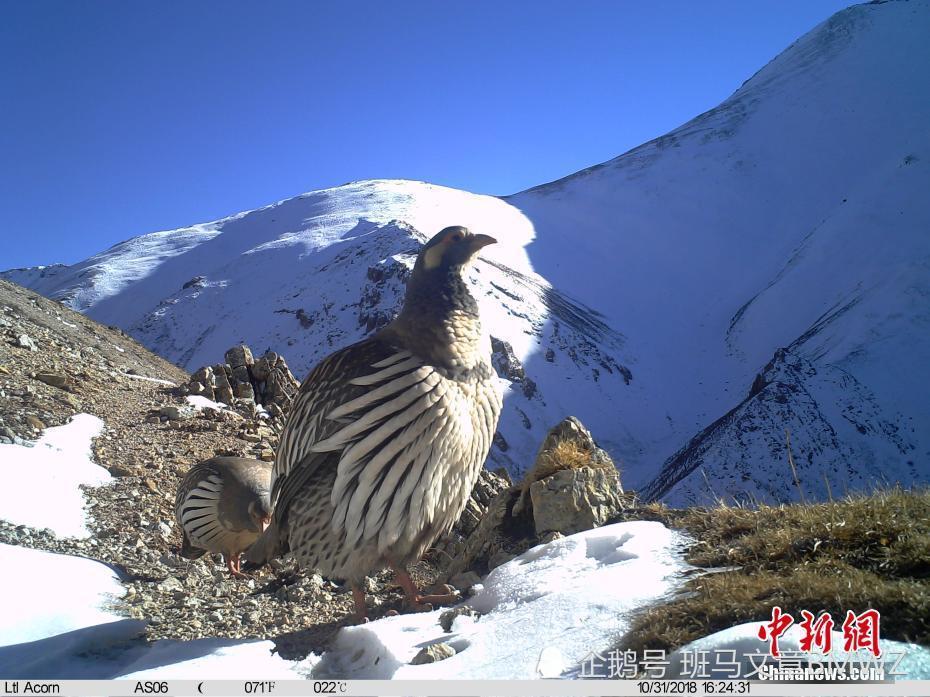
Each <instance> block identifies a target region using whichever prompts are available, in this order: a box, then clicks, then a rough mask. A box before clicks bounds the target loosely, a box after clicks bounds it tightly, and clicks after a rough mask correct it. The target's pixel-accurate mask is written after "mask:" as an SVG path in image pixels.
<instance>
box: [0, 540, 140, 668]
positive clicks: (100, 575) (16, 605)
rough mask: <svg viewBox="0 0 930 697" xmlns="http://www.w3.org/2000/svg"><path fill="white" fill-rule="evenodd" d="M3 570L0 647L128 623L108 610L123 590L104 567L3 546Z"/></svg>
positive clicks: (0, 546) (0, 578)
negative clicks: (114, 623) (75, 631)
mask: <svg viewBox="0 0 930 697" xmlns="http://www.w3.org/2000/svg"><path fill="white" fill-rule="evenodd" d="M0 569H4V572H3V573H2V574H0V617H3V622H2V623H0V646H10V645H12V644H22V643H26V642H33V641H38V640H40V639H46V638H48V637H52V636H55V635H57V634H64V633H65V632H71V631H74V630H77V629H83V628H85V627H90V626H93V625H99V624H105V623H109V622H116V621H117V620H121V619H122V618H121V617H120V616H118V615H116V614H114V613H112V612H110V611H109V610H106V609H104V608H105V606H106V605H107V604H109V603H110V602H112V601H113V600H114V599H115V598H116V597H122V595H123V587H122V585H121V584H120V583H119V580H118V578H117V576H116V573H115V572H114V571H113V569H111V568H109V567H108V566H105V565H103V564H101V563H99V562H96V561H91V560H90V559H82V558H80V557H70V556H66V555H63V554H52V553H51V552H42V551H39V550H35V549H26V548H24V547H14V546H11V545H6V544H0ZM0 674H3V675H8V673H7V672H6V671H4V670H0Z"/></svg>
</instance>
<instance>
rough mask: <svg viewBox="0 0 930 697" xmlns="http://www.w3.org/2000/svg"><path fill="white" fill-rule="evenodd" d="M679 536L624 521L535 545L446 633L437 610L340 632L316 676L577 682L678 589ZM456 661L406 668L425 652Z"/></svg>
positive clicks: (488, 582)
mask: <svg viewBox="0 0 930 697" xmlns="http://www.w3.org/2000/svg"><path fill="white" fill-rule="evenodd" d="M684 542H685V541H684V538H683V537H682V536H681V535H680V534H679V533H677V532H674V531H671V530H669V529H668V528H666V527H665V526H663V525H662V524H661V523H656V522H644V521H635V522H626V523H617V524H615V525H609V526H606V527H603V528H598V529H596V530H589V531H587V532H582V533H578V534H575V535H571V536H569V537H565V538H563V539H560V540H556V541H554V542H550V543H547V544H544V545H540V546H538V547H534V548H533V549H531V550H529V551H528V552H526V553H524V554H523V555H521V556H519V557H517V558H515V559H513V560H511V561H509V562H508V563H506V564H503V565H502V566H499V567H497V568H496V569H494V570H493V571H492V572H491V573H490V574H488V576H487V578H486V579H485V580H484V583H483V587H482V589H481V590H480V591H479V592H478V593H477V595H475V596H474V597H473V598H472V599H471V600H470V601H469V602H468V603H467V605H469V606H471V607H472V608H474V609H475V610H477V611H479V612H480V613H482V614H481V617H480V618H478V619H477V620H475V619H473V618H471V617H468V616H460V617H458V618H456V620H455V622H454V624H453V625H452V631H451V632H450V633H446V632H444V631H443V630H442V628H441V627H440V626H439V616H440V615H441V614H442V612H444V611H445V610H437V611H435V612H430V613H420V614H410V615H401V616H398V617H386V618H384V619H381V620H378V621H377V622H372V623H370V624H366V625H361V626H358V627H347V628H345V629H343V630H342V631H341V632H340V633H339V634H338V636H337V637H336V639H335V640H334V642H333V646H332V648H331V649H330V650H329V651H328V652H326V653H325V654H324V655H323V658H322V660H321V661H320V662H319V664H318V665H317V666H316V668H315V669H314V677H316V678H325V677H337V676H338V677H342V678H356V679H358V678H372V679H387V678H398V679H415V678H423V679H438V678H443V679H450V678H451V679H454V678H459V679H478V678H481V679H507V678H513V679H532V678H538V677H543V676H544V677H558V676H561V677H577V675H578V673H579V671H580V670H581V664H582V662H583V661H584V659H585V658H586V657H587V656H588V655H589V654H590V653H591V652H592V651H605V650H608V649H609V648H610V646H612V645H613V644H615V643H616V642H617V641H618V640H619V639H620V637H622V635H623V634H624V633H625V632H627V631H628V630H629V628H630V622H631V618H632V617H633V615H634V613H635V612H636V611H638V610H641V609H643V608H645V607H648V606H650V605H653V604H655V603H657V602H660V601H661V600H662V599H664V598H666V597H667V596H669V595H670V594H671V593H672V592H673V591H674V590H676V589H677V588H678V586H679V585H680V583H681V582H682V580H683V575H682V573H683V572H684V571H685V570H686V569H688V568H689V567H688V565H687V564H686V563H685V562H684V560H683V549H684ZM437 642H444V643H446V644H449V645H450V646H452V647H453V648H454V649H455V650H456V655H455V656H452V657H451V658H448V659H446V660H444V661H441V662H439V663H433V664H426V665H417V666H413V665H409V662H410V660H411V659H412V658H413V657H414V656H415V655H416V654H417V653H418V652H419V651H420V650H421V649H422V648H423V647H425V646H428V645H429V644H433V643H437Z"/></svg>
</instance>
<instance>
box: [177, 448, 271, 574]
mask: <svg viewBox="0 0 930 697" xmlns="http://www.w3.org/2000/svg"><path fill="white" fill-rule="evenodd" d="M271 466H272V463H270V462H262V461H261V460H248V459H246V458H243V457H214V458H212V459H210V460H206V461H204V462H201V463H199V464H196V465H194V466H193V467H191V468H190V470H189V471H188V473H187V475H186V476H185V477H184V479H183V480H182V481H181V485H180V486H179V487H178V493H177V497H176V498H175V503H174V513H175V517H176V518H177V521H178V525H179V526H180V527H181V533H182V538H183V543H182V545H181V550H180V552H181V556H183V557H186V558H187V559H197V558H198V557H202V556H203V555H204V554H205V553H206V552H214V553H215V552H219V553H221V554H222V555H223V558H224V560H225V562H226V568H227V569H228V570H229V573H230V574H231V575H232V576H235V577H241V576H243V574H242V571H241V569H240V566H239V557H240V555H241V553H242V552H243V551H245V550H246V549H248V548H249V547H250V546H251V545H252V543H253V542H255V540H257V539H258V538H259V537H260V536H261V534H262V532H263V531H264V530H265V528H267V527H268V525H269V523H270V522H271Z"/></svg>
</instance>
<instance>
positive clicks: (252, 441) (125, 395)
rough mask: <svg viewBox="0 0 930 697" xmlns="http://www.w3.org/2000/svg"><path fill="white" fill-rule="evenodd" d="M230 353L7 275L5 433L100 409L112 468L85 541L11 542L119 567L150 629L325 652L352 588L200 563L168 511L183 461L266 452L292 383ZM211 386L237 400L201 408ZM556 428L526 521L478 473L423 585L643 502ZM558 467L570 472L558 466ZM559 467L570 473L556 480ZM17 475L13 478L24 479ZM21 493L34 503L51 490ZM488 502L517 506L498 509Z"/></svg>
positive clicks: (130, 604)
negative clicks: (149, 341)
mask: <svg viewBox="0 0 930 697" xmlns="http://www.w3.org/2000/svg"><path fill="white" fill-rule="evenodd" d="M224 358H225V361H224V362H217V363H215V364H214V365H213V366H211V367H208V368H203V369H201V370H198V371H196V372H195V373H194V374H193V375H190V374H187V373H186V372H184V371H182V370H180V369H179V368H177V367H175V366H173V365H171V364H170V363H168V362H166V361H165V360H164V359H162V358H159V357H158V356H155V355H154V354H152V353H150V352H149V351H148V350H147V349H145V348H143V347H142V346H140V345H139V344H137V343H136V342H135V341H134V340H132V339H131V338H129V337H127V336H126V335H125V334H123V333H122V332H121V331H119V330H118V329H113V328H108V327H104V326H102V325H99V324H97V323H96V322H94V321H93V320H90V319H88V318H87V317H85V316H83V315H81V314H79V313H77V312H74V311H73V310H70V309H68V308H66V307H64V306H62V305H61V304H59V303H56V302H54V301H51V300H48V299H46V298H44V297H42V296H39V295H36V294H35V293H33V292H31V291H28V290H26V289H23V288H21V287H19V286H16V285H14V284H11V283H8V282H6V281H0V439H2V441H3V442H4V443H6V444H8V445H9V444H10V443H13V444H16V445H20V446H27V447H29V446H31V447H37V446H35V445H33V442H34V441H35V440H36V439H37V438H38V437H39V436H40V435H42V433H43V431H44V430H45V429H46V428H48V427H50V426H56V425H61V424H64V423H67V422H68V421H69V419H71V417H73V416H75V415H77V414H87V413H89V414H93V415H94V416H97V417H98V418H100V419H101V420H102V421H103V422H104V424H105V428H104V430H103V432H102V433H101V435H100V436H99V437H97V438H95V439H94V440H93V442H92V451H93V459H94V461H95V462H96V463H97V464H99V465H101V466H103V467H104V468H105V469H106V470H107V471H108V472H109V474H110V475H111V477H112V480H111V481H110V483H108V484H105V485H102V486H96V487H84V488H83V493H84V497H85V501H86V513H87V527H88V529H89V530H90V532H91V535H90V536H89V537H86V538H71V537H59V536H56V535H55V534H54V533H53V532H52V531H50V530H47V529H34V528H31V527H29V526H26V525H16V524H13V523H10V522H7V521H5V520H2V519H0V543H3V544H9V545H18V546H23V547H27V548H32V549H41V550H47V551H52V552H58V553H62V554H68V555H75V556H82V557H88V558H91V559H96V560H98V561H101V562H103V563H105V564H107V565H109V566H111V567H112V568H113V569H115V570H116V571H117V573H118V574H119V576H120V579H121V581H122V583H123V585H124V586H125V589H126V594H125V597H124V598H122V599H120V600H118V601H116V608H117V610H118V611H119V612H120V614H125V615H126V616H129V617H133V618H137V619H142V620H145V623H146V624H145V632H144V636H142V637H139V639H140V640H145V639H150V640H151V639H161V638H171V639H183V640H187V639H197V638H202V637H221V638H230V639H234V638H243V637H249V638H261V639H272V640H273V641H274V642H275V645H276V647H277V649H278V651H279V652H280V653H281V654H282V655H283V656H285V657H295V658H296V657H303V656H305V655H306V654H307V653H308V652H310V651H317V652H319V651H321V650H322V649H323V648H324V647H325V646H326V645H327V642H328V641H329V640H330V639H331V637H332V636H333V635H334V633H335V632H336V631H337V630H338V629H339V628H340V627H342V626H345V624H347V623H349V622H351V621H352V619H351V617H352V615H351V612H352V608H353V602H352V599H351V593H350V592H349V588H348V587H347V586H343V585H339V584H337V583H334V582H332V581H330V580H327V579H323V578H322V577H320V576H319V575H317V574H313V573H308V572H306V571H302V570H299V569H297V568H296V566H295V565H294V564H293V562H292V561H290V560H289V559H284V560H275V561H274V562H273V563H272V565H271V568H264V569H261V570H259V571H258V572H257V573H255V575H254V576H253V577H252V578H249V579H247V580H240V579H232V578H230V577H229V576H228V574H227V572H226V570H225V567H224V566H223V565H222V563H221V562H220V558H219V556H217V557H216V558H215V559H213V558H210V556H209V555H207V556H206V557H203V558H201V559H198V560H195V561H190V560H187V559H183V558H182V557H180V556H179V555H178V548H179V543H180V535H179V531H178V527H177V525H176V523H175V521H174V511H173V506H174V497H175V492H176V489H177V486H178V483H179V482H180V480H181V478H182V477H183V475H184V474H185V473H186V471H187V469H188V468H189V467H190V466H191V465H193V464H194V463H196V462H199V461H201V460H204V459H207V458H209V457H213V456H214V455H217V454H229V455H240V456H247V457H262V458H264V459H271V458H272V457H273V451H274V448H275V447H276V445H277V434H278V433H279V431H280V427H281V425H282V424H283V418H284V416H285V415H286V413H287V411H288V409H289V408H290V398H291V396H292V394H293V391H294V390H295V389H296V387H297V383H296V381H295V380H294V378H293V377H292V376H291V375H290V372H289V371H288V370H287V367H286V363H285V361H284V359H283V358H282V357H281V356H278V355H273V354H268V355H265V356H262V357H259V358H258V359H256V358H254V357H253V356H252V354H251V351H250V350H249V349H248V348H247V347H245V346H236V347H233V348H232V349H230V350H229V351H227V352H226V353H225V356H224ZM208 376H209V379H208ZM220 376H222V378H220ZM207 390H209V391H210V393H211V394H212V396H213V397H222V398H225V399H226V400H227V401H228V402H229V405H230V406H224V405H217V404H215V403H210V405H204V406H197V405H198V404H203V403H204V402H206V399H205V397H204V394H205V392H206V391H207ZM191 392H195V393H197V394H196V396H190V393H191ZM561 428H562V430H558V431H556V432H553V434H551V436H550V438H549V439H548V440H547V441H546V443H545V444H544V445H543V448H542V450H541V453H542V454H541V456H540V457H541V458H542V457H543V456H544V455H546V456H548V457H549V460H547V463H548V465H547V468H546V471H545V472H542V471H540V470H539V467H538V466H537V468H536V469H535V470H534V471H536V472H537V476H536V477H535V479H534V482H535V483H534V484H533V487H534V489H533V496H532V501H529V499H528V501H527V503H526V504H525V505H524V509H525V510H524V511H523V512H522V513H521V514H520V516H522V517H520V516H516V517H513V518H511V515H510V509H511V508H512V507H513V503H514V501H515V500H516V498H517V497H518V496H519V494H520V492H521V491H522V489H521V488H520V487H519V486H513V485H510V482H509V481H508V480H505V479H504V478H502V477H500V476H499V475H496V474H494V473H491V472H489V471H487V470H484V471H482V473H481V477H480V479H479V482H478V484H477V485H476V487H475V490H474V492H473V495H472V498H471V500H470V501H469V503H468V505H467V506H466V509H465V511H464V513H463V515H462V517H461V520H460V521H459V522H458V524H457V525H456V527H455V529H454V530H453V532H452V533H451V534H450V535H449V536H447V537H446V538H444V539H443V540H441V541H440V542H439V543H438V544H437V546H436V548H435V549H433V550H430V551H429V552H428V553H427V555H426V558H425V559H424V560H423V561H421V562H420V563H418V564H417V565H415V566H414V567H413V568H412V569H411V572H412V575H413V576H414V578H416V579H418V581H419V583H420V584H421V585H422V586H423V587H428V586H429V584H431V583H433V582H434V581H438V580H443V581H446V580H448V581H449V582H451V583H452V584H454V585H455V586H456V587H458V588H460V589H461V590H462V591H467V590H468V589H469V588H470V587H471V586H472V585H474V584H475V583H477V582H478V581H479V580H480V579H479V576H478V575H477V574H476V573H475V572H476V570H477V571H479V572H481V573H486V572H487V571H488V570H489V569H491V568H494V567H495V566H497V565H499V564H501V563H503V562H505V561H507V560H509V559H511V558H513V556H514V554H516V553H518V552H521V551H524V550H525V549H527V548H528V547H530V546H533V545H535V544H538V543H539V541H540V540H541V539H547V540H548V539H555V538H557V537H559V536H560V535H561V534H562V532H565V533H570V532H576V531H578V530H586V529H589V528H591V527H592V526H598V525H603V524H604V523H605V522H607V521H608V520H609V519H612V518H613V517H614V516H616V515H617V514H619V512H620V510H621V507H624V506H627V505H629V503H630V502H631V501H632V498H631V497H623V496H622V488H621V487H620V483H619V480H618V478H617V474H616V470H615V469H614V468H613V466H612V463H611V462H610V460H609V458H607V456H606V454H605V453H604V452H603V451H602V450H600V449H599V448H597V446H596V444H595V443H594V441H593V439H592V437H591V435H590V433H588V432H587V431H586V430H585V429H584V427H583V426H581V425H580V424H578V423H577V422H575V421H572V420H567V421H566V422H565V423H564V424H563V426H562V427H561ZM565 429H569V431H570V432H571V433H570V434H569V435H571V438H569V436H567V435H565V433H563V431H565ZM566 433H567V432H566ZM563 441H565V443H568V442H569V441H571V443H572V451H571V452H572V453H574V456H573V458H572V462H571V464H567V465H562V464H560V463H559V462H557V458H555V459H554V455H553V454H552V453H554V452H556V445H558V444H559V443H562V442H563ZM38 447H41V446H38ZM550 451H552V453H551V452H550ZM10 457H13V458H14V460H15V456H12V455H11V456H10ZM550 460H551V462H550ZM595 462H596V463H599V464H592V463H595ZM0 464H2V465H4V466H7V467H12V466H16V465H15V462H6V461H5V462H2V463H0ZM563 466H564V467H570V469H569V470H568V471H565V472H559V469H560V468H561V467H563ZM590 467H599V468H600V469H598V470H594V469H585V468H590ZM554 473H558V475H559V476H560V477H562V479H560V480H559V482H558V483H557V482H556V481H555V479H556V477H555V476H553V475H554ZM9 474H10V473H7V474H6V475H4V476H5V477H6V479H5V480H4V481H5V482H9V481H15V477H12V478H11V477H10V476H9ZM536 480H539V481H536ZM595 480H596V481H595ZM525 489H526V491H529V488H525ZM18 495H20V496H22V497H25V498H27V499H33V498H36V497H41V496H43V492H41V491H22V492H18ZM489 508H493V509H495V510H498V511H499V512H501V513H502V514H504V513H506V515H501V516H500V517H498V518H493V517H489V516H488V515H487V513H488V510H489ZM534 520H535V527H536V530H535V532H534ZM543 532H544V533H545V534H546V537H545V538H543V535H542V533H543ZM25 573H29V570H26V571H25ZM366 590H367V592H368V595H369V606H370V608H371V610H372V615H373V616H374V617H377V616H379V615H381V614H384V613H385V612H388V611H389V610H398V611H404V610H405V609H406V608H405V607H404V604H403V601H402V594H401V592H400V589H399V588H397V587H396V586H395V585H394V584H393V582H392V576H391V574H390V573H382V574H380V575H378V576H376V577H373V578H369V579H368V580H367V588H366ZM443 621H451V619H448V620H443Z"/></svg>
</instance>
